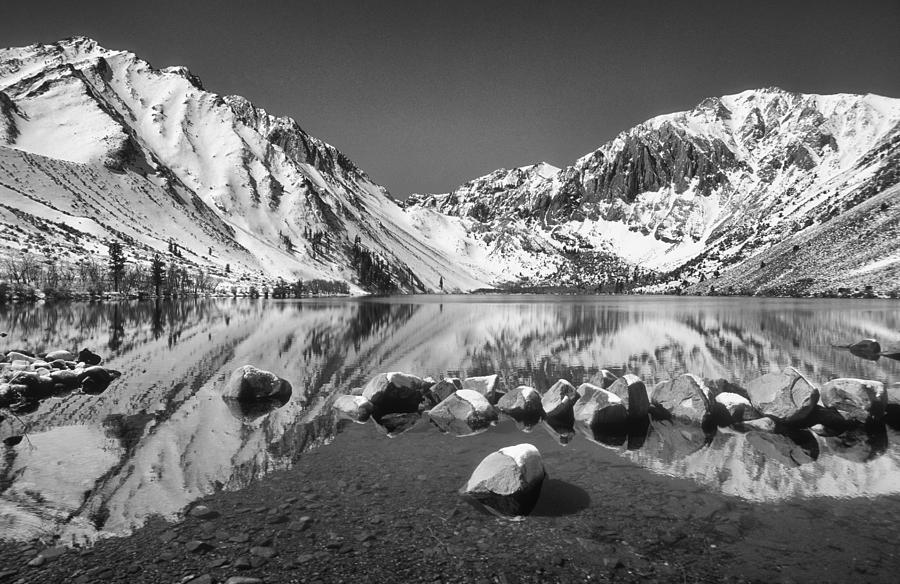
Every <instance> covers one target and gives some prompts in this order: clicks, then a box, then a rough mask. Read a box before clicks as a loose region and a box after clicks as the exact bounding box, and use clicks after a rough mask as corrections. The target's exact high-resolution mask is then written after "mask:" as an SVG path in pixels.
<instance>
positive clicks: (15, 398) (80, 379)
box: [0, 349, 121, 414]
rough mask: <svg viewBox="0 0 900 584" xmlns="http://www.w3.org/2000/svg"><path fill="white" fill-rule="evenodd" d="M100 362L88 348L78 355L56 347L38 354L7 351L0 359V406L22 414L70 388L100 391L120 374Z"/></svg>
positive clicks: (67, 391)
mask: <svg viewBox="0 0 900 584" xmlns="http://www.w3.org/2000/svg"><path fill="white" fill-rule="evenodd" d="M102 361H103V359H102V357H100V356H99V355H97V354H96V353H94V352H92V351H90V350H88V349H82V350H81V351H80V352H78V353H77V354H75V353H72V352H70V351H67V350H63V349H59V350H53V351H49V352H47V353H43V354H40V355H35V354H33V353H30V352H28V351H23V350H16V351H8V352H7V353H6V354H5V355H4V356H3V359H2V361H0V408H7V409H9V410H10V411H12V412H14V413H17V414H23V413H29V412H32V411H34V410H35V409H37V407H38V405H40V403H41V402H42V401H43V400H45V399H47V398H50V397H54V396H62V395H66V394H68V393H71V392H73V391H81V392H83V393H87V394H91V395H96V394H100V393H103V392H104V391H106V389H107V388H108V387H109V385H110V384H111V383H112V382H113V381H115V380H116V379H117V378H118V377H119V376H120V375H121V373H119V372H118V371H115V370H113V369H108V368H106V367H103V366H101V365H100V363H101V362H102Z"/></svg>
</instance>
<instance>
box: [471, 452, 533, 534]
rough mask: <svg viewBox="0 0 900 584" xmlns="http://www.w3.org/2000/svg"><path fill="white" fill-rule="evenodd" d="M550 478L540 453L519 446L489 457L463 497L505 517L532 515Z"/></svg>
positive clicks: (474, 474)
mask: <svg viewBox="0 0 900 584" xmlns="http://www.w3.org/2000/svg"><path fill="white" fill-rule="evenodd" d="M546 476H547V473H546V471H545V470H544V461H543V459H542V458H541V453H540V452H538V449H537V448H535V447H534V446H532V445H531V444H517V445H515V446H507V447H506V448H501V449H500V450H498V451H497V452H493V453H491V454H489V455H488V456H487V457H485V458H484V460H482V461H481V463H480V464H479V465H478V466H477V467H476V468H475V471H474V472H473V473H472V476H471V477H470V478H469V480H468V481H467V482H466V484H465V486H464V487H463V488H462V490H461V493H462V494H463V495H465V496H468V497H470V498H472V499H474V500H476V501H478V502H479V503H481V504H482V505H485V506H486V507H488V508H489V509H491V510H493V511H495V512H497V513H500V514H502V515H512V516H516V515H528V514H529V513H530V512H531V510H532V509H534V506H535V504H536V503H537V500H538V497H539V496H540V493H541V485H542V484H543V482H544V478H545V477H546Z"/></svg>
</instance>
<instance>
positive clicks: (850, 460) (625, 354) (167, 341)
mask: <svg viewBox="0 0 900 584" xmlns="http://www.w3.org/2000/svg"><path fill="white" fill-rule="evenodd" d="M0 330H4V331H8V332H9V337H7V338H6V339H5V340H6V346H7V347H9V348H19V349H24V350H30V351H34V352H39V351H42V350H48V349H55V348H67V349H80V348H82V347H88V348H94V349H95V350H97V349H100V348H102V347H105V348H106V354H105V355H104V357H105V358H106V360H107V362H108V364H109V365H110V366H111V367H113V368H116V369H120V370H122V371H123V376H122V378H121V379H120V380H118V381H117V382H116V384H115V385H113V386H112V387H111V388H110V390H109V391H108V393H107V394H105V395H103V396H85V395H71V396H68V397H66V398H64V399H59V400H50V401H48V402H45V404H43V405H42V406H41V408H40V409H39V410H38V411H37V412H35V413H33V414H31V415H30V416H28V420H27V421H28V422H29V424H30V433H31V436H32V438H33V439H34V442H35V444H36V445H37V450H30V449H24V448H21V447H18V448H16V449H15V450H13V451H11V452H10V454H9V456H7V458H6V459H5V460H4V461H3V462H2V463H0V475H2V476H5V477H13V478H11V479H10V480H8V481H6V482H4V483H3V485H2V486H0V490H2V494H0V496H2V499H3V500H4V502H5V503H6V504H8V505H9V506H10V508H12V509H15V513H14V514H13V515H12V516H13V517H14V518H13V519H12V520H11V523H10V529H11V530H12V531H15V532H17V533H19V534H20V535H21V536H22V537H27V536H29V534H31V533H33V532H34V531H35V530H47V531H60V532H65V533H69V534H70V535H71V536H73V537H85V538H88V539H90V538H93V537H96V536H97V535H98V534H99V533H100V532H103V531H105V532H111V533H118V532H124V531H127V530H128V529H130V528H131V527H133V526H134V525H137V524H139V523H140V522H141V521H143V518H144V517H146V515H147V514H149V513H160V514H163V515H171V514H173V513H175V512H177V511H178V510H179V509H180V508H181V507H182V506H184V505H186V504H188V503H189V502H190V501H191V500H193V499H195V498H196V497H199V496H201V495H202V494H205V493H208V492H212V491H214V490H215V489H218V488H240V487H242V486H244V485H246V484H247V483H248V482H250V481H252V480H256V479H257V478H259V477H261V476H264V475H265V474H267V473H268V472H271V471H272V470H273V469H277V468H284V467H287V466H290V464H291V463H292V461H294V460H296V458H297V456H299V455H300V454H301V453H302V452H304V451H306V450H308V449H309V448H315V447H317V446H319V445H322V444H324V443H326V442H328V441H330V440H332V439H333V438H334V435H335V433H336V431H337V422H336V420H335V419H334V417H333V415H332V413H331V408H330V404H331V401H332V400H333V399H334V397H335V396H336V395H337V394H340V393H344V392H347V391H349V390H351V389H352V388H353V387H357V386H361V385H363V384H364V383H365V382H366V381H367V380H368V379H370V378H371V377H372V376H374V375H375V374H377V373H381V372H386V371H407V372H411V373H415V374H418V375H420V376H426V375H431V376H433V377H435V378H436V379H437V378H440V377H442V376H445V375H457V376H461V377H466V376H474V375H486V374H493V373H497V374H498V375H499V376H500V379H501V385H502V386H503V387H505V388H513V387H516V386H518V385H531V386H534V387H536V388H537V389H539V390H541V391H543V390H546V389H547V388H548V387H549V386H550V385H552V384H553V383H554V382H555V381H557V380H558V379H560V378H566V379H568V380H569V381H570V382H572V383H574V384H575V385H578V384H580V383H582V382H585V381H592V380H593V379H594V378H595V376H597V375H598V374H599V371H600V370H601V369H608V370H612V371H613V372H615V373H617V374H621V373H623V372H625V371H628V372H631V373H634V374H636V375H638V376H639V377H641V378H642V380H643V381H644V382H645V383H646V384H647V385H648V386H652V385H653V384H655V383H656V382H657V381H659V380H662V379H667V378H670V377H673V376H675V375H678V374H680V373H684V372H691V373H694V374H696V375H698V376H700V377H706V378H716V379H717V378H724V379H726V380H728V381H730V382H733V383H737V384H741V383H743V382H746V381H747V380H749V379H752V378H755V377H757V376H759V375H762V374H763V373H767V372H769V371H771V370H776V369H780V368H782V367H784V366H786V365H793V366H795V367H797V368H798V369H800V370H801V371H802V372H804V373H805V374H806V375H808V376H809V377H810V378H811V379H813V380H816V381H818V382H819V383H822V382H824V381H826V380H828V379H830V378H833V377H838V376H840V377H860V378H867V379H877V380H880V381H884V382H888V383H890V382H893V381H897V380H900V363H898V362H897V361H895V360H891V359H880V360H877V361H870V360H865V359H860V358H858V357H855V356H854V355H852V354H851V353H849V352H848V351H838V350H834V349H833V348H832V346H831V345H832V344H835V343H836V342H840V341H844V340H846V339H857V338H860V339H861V338H867V337H881V340H882V341H883V343H884V344H885V346H900V314H898V313H897V312H896V311H894V310H891V307H890V305H885V304H883V303H878V302H866V301H851V302H847V301H844V302H831V301H819V302H814V301H794V300H785V301H777V300H774V301H767V300H755V299H654V298H623V297H618V298H604V297H600V298H571V297H563V298H558V297H522V296H515V297H481V298H479V297H464V298H454V297H450V296H441V297H439V299H435V298H433V297H423V298H374V299H335V300H308V301H300V302H296V301H275V300H258V301H249V300H240V299H215V300H203V299H184V300H177V301H165V300H155V301H145V302H121V303H47V304H43V305H0ZM891 335H893V336H892V337H891ZM886 337H890V338H886ZM101 352H102V351H101ZM244 364H253V365H255V366H257V367H260V368H262V369H266V370H269V371H273V372H275V373H276V374H278V375H280V376H282V377H284V378H286V379H288V381H290V382H291V384H292V386H293V387H294V395H293V397H292V399H291V400H290V401H289V402H288V403H287V404H286V405H285V406H284V407H281V408H276V409H274V410H271V411H268V410H266V411H251V412H245V411H242V410H237V411H235V410H234V408H229V406H228V404H226V403H224V402H223V401H222V400H221V398H220V397H219V392H220V389H221V385H222V383H223V382H224V380H225V379H226V378H227V376H228V375H229V374H230V372H231V371H232V370H233V369H234V368H236V367H238V366H241V365H244ZM891 413H892V415H893V414H894V413H895V412H893V410H891ZM896 417H900V416H896ZM7 423H9V422H8V421H6V422H3V424H7ZM525 429H530V426H525ZM545 429H546V430H547V432H548V433H549V435H551V436H552V437H553V438H552V439H553V444H557V441H560V442H568V441H570V440H585V439H587V440H590V441H592V442H594V443H595V444H596V447H597V448H612V449H614V450H616V452H619V453H620V454H621V455H622V456H623V457H626V458H628V459H630V460H633V461H634V462H636V463H638V464H641V465H643V466H646V467H648V468H650V469H652V470H654V471H657V472H662V473H666V474H673V475H678V476H684V477H690V478H693V479H694V480H696V481H697V482H699V483H701V484H704V485H707V486H709V487H711V488H715V489H718V490H721V491H724V492H729V493H735V494H740V495H741V496H746V497H748V498H755V499H773V498H775V499H777V498H781V497H784V496H788V495H790V496H816V495H821V494H831V495H835V496H847V495H849V494H867V493H877V492H882V491H884V489H886V488H888V487H889V486H890V485H891V484H894V485H898V486H897V487H895V488H900V480H894V481H888V480H885V477H900V475H898V468H900V453H898V446H897V440H896V436H895V433H894V431H893V430H891V429H884V428H882V429H881V430H880V431H875V432H862V433H861V434H859V435H847V436H842V437H840V438H834V439H832V438H828V439H823V438H820V437H816V436H813V435H812V434H810V433H809V432H806V431H805V432H803V433H802V434H798V435H796V436H794V435H790V434H773V435H770V436H767V437H765V438H760V437H758V436H755V435H753V434H739V433H729V432H725V431H722V432H719V433H718V434H715V436H712V437H711V436H709V435H708V434H707V433H704V432H703V431H702V429H699V428H693V427H682V426H679V425H677V424H654V425H653V426H652V427H647V428H642V429H640V431H637V430H636V431H634V432H630V433H628V434H627V435H623V436H608V435H603V434H594V433H592V432H579V435H578V436H576V435H575V434H573V433H572V432H571V431H570V430H569V429H568V428H554V427H545ZM0 430H2V428H0ZM489 432H490V431H488V433H489ZM482 436H483V435H482ZM397 439H402V438H397ZM479 439H480V438H479V437H478V436H474V437H471V438H466V439H464V440H463V441H465V440H479ZM529 439H530V438H529ZM72 440H78V441H79V448H80V451H81V452H80V454H83V455H84V456H86V457H88V459H89V460H91V461H93V462H91V464H82V465H63V466H65V468H67V469H68V470H67V472H69V473H71V476H66V477H54V476H53V475H52V474H47V473H45V472H43V471H42V470H41V468H39V466H38V465H43V467H42V468H50V467H52V465H53V464H54V460H56V459H57V458H58V459H59V462H60V464H62V463H63V462H64V457H66V456H70V455H71V453H70V450H69V449H68V446H69V445H70V444H71V441H72ZM557 446H558V444H557ZM559 447H560V448H562V447H561V446H559ZM48 465H49V466H48ZM84 484H93V485H95V487H94V489H93V490H92V492H91V494H90V495H89V496H88V498H87V499H86V500H82V493H75V492H74V490H77V489H79V488H81V487H79V486H78V485H84ZM66 485H71V486H70V487H67V486H66ZM66 489H72V492H68V491H66ZM879 489H880V490H879ZM34 509H40V512H34ZM98 510H103V513H102V514H100V515H97V512H98ZM101 515H102V518H103V519H102V521H95V522H92V523H90V524H89V525H87V524H85V523H84V522H82V521H81V519H83V518H86V517H93V518H94V519H96V518H97V517H100V516H101ZM53 516H59V517H69V518H70V519H66V520H64V523H65V524H64V525H56V523H55V522H56V521H57V520H56V519H53V518H52V517H53Z"/></svg>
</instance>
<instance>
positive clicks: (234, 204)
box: [0, 37, 900, 293]
mask: <svg viewBox="0 0 900 584" xmlns="http://www.w3.org/2000/svg"><path fill="white" fill-rule="evenodd" d="M898 183H900V100H898V99H891V98H885V97H879V96H875V95H865V96H862V95H847V94H840V95H831V96H820V95H804V94H797V93H790V92H786V91H782V90H780V89H774V88H773V89H763V90H755V91H746V92H743V93H740V94H737V95H730V96H725V97H722V98H709V99H706V100H704V101H703V102H702V103H700V104H699V105H698V106H697V107H695V108H694V109H692V110H690V111H687V112H681V113H675V114H669V115H664V116H659V117H657V118H653V119H651V120H649V121H648V122H645V123H643V124H640V125H638V126H636V127H634V128H632V129H630V130H627V131H625V132H623V133H621V134H620V135H619V136H617V137H616V138H615V139H614V140H612V141H611V142H609V143H607V144H605V145H603V146H601V147H600V148H599V149H597V150H596V151H594V152H592V153H590V154H588V155H586V156H584V157H582V158H581V159H579V160H577V161H576V162H575V163H574V164H572V165H571V166H567V167H565V168H556V167H553V166H551V165H549V164H546V163H541V164H536V165H532V166H524V167H521V168H516V169H512V170H508V169H501V170H497V171H495V172H493V173H491V174H489V175H487V176H484V177H481V178H478V179H475V180H473V181H470V182H468V183H466V184H465V185H462V186H461V187H459V188H457V189H456V190H455V191H453V192H451V193H446V194H438V195H413V196H411V197H410V198H409V200H408V201H407V202H406V203H398V202H397V201H396V200H394V199H393V198H392V197H391V196H390V195H389V194H388V192H387V191H386V190H385V189H384V188H383V187H381V186H378V185H376V184H374V183H373V182H372V181H371V180H370V179H369V178H368V176H367V175H366V174H365V173H364V172H363V171H362V170H360V169H359V168H358V167H357V166H356V165H355V164H354V163H353V162H351V161H350V160H349V159H348V158H347V157H346V156H344V155H343V154H342V153H341V152H340V151H338V150H337V149H336V148H334V147H333V146H331V145H329V144H326V143H324V142H322V141H321V140H318V139H316V138H314V137H312V136H310V135H308V134H307V133H306V132H304V131H303V130H302V129H301V128H300V126H299V125H298V124H297V123H296V122H295V121H294V120H293V119H291V118H286V117H275V116H272V115H270V114H268V113H267V112H266V111H265V110H263V109H260V108H258V107H255V106H254V105H253V104H251V103H250V102H249V101H247V100H246V99H245V98H242V97H239V96H219V95H216V94H214V93H211V92H209V91H206V90H204V89H203V86H202V85H201V83H200V81H199V79H198V78H197V77H196V76H194V75H193V74H191V72H189V71H188V70H187V69H185V68H183V67H168V68H164V69H155V68H153V67H152V66H151V65H150V64H148V63H147V62H145V61H142V60H141V59H139V58H138V57H137V56H135V55H134V54H132V53H129V52H126V51H116V50H109V49H105V48H103V47H101V46H99V45H98V44H97V43H96V42H94V41H93V40H90V39H87V38H83V37H76V38H71V39H66V40H63V41H60V42H58V43H53V44H49V45H32V46H29V47H24V48H12V49H0V255H5V254H10V253H13V254H15V253H19V252H20V250H23V249H24V250H28V251H32V252H36V253H38V254H39V255H43V256H46V257H49V258H56V259H61V260H63V261H65V260H69V261H75V260H77V259H79V258H81V257H84V256H85V254H86V253H87V254H97V253H99V254H105V253H106V242H107V241H109V240H112V239H117V240H120V241H123V242H124V243H125V244H126V250H127V252H128V256H129V258H135V259H138V260H147V259H149V258H150V257H151V256H152V255H153V254H154V253H156V252H159V253H161V254H163V255H165V254H166V253H167V252H166V250H168V249H169V246H170V242H172V243H174V244H176V245H177V247H178V248H180V250H182V260H181V261H183V262H185V263H187V264H192V265H195V266H198V267H200V268H201V269H205V270H208V271H210V272H211V273H213V274H217V275H220V276H225V275H226V274H225V268H226V266H228V267H229V268H230V270H229V271H230V278H231V279H237V278H238V277H241V276H253V277H258V276H266V277H269V278H275V277H283V278H286V279H295V278H303V279H310V278H324V279H329V280H344V281H347V282H348V283H350V284H351V286H352V288H353V289H354V290H356V291H360V290H362V289H363V288H365V287H366V286H367V284H368V283H367V282H364V281H362V279H361V278H360V270H359V269H358V265H359V249H360V248H362V249H363V250H367V251H368V252H369V253H370V254H371V257H374V258H379V260H378V264H379V265H380V266H381V268H379V269H380V270H382V271H384V272H386V274H382V275H383V276H385V277H387V278H388V279H389V280H391V281H392V282H393V283H394V284H395V285H396V286H397V287H398V288H399V289H400V290H403V291H424V290H436V289H438V287H439V286H440V284H441V283H443V285H444V288H445V289H446V290H463V291H465V290H472V289H476V288H480V287H485V286H497V285H503V284H510V283H521V284H528V285H547V284H554V285H563V286H566V285H577V286H588V287H595V286H597V285H599V284H604V283H605V284H609V283H610V282H611V281H615V280H623V281H624V280H626V279H628V280H630V281H631V282H632V283H633V282H634V281H635V279H636V278H637V279H638V280H639V281H641V282H644V283H646V282H649V281H655V282H659V281H660V280H662V281H666V282H668V283H669V285H670V286H676V287H678V288H682V289H685V288H686V289H689V290H692V291H712V290H713V289H714V290H716V291H721V292H727V291H729V290H733V291H736V292H739V291H745V292H768V293H779V292H780V293H784V292H787V293H811V292H822V291H827V290H832V291H834V290H837V289H838V288H842V287H843V288H856V287H862V286H866V285H872V286H873V287H874V288H875V290H876V291H885V292H886V291H891V290H893V289H894V288H897V287H898V285H897V284H896V283H895V282H897V276H898V275H900V244H898V243H897V242H898V241H900V239H898V237H897V235H898V234H900V206H898V198H900V191H898V188H900V187H897V186H896V185H898ZM354 258H355V259H354ZM660 275H663V276H662V277H660ZM651 289H652V288H651ZM655 289H657V290H659V289H665V287H664V286H660V285H657V286H656V288H655Z"/></svg>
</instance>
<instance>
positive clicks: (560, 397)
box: [541, 379, 578, 418]
mask: <svg viewBox="0 0 900 584" xmlns="http://www.w3.org/2000/svg"><path fill="white" fill-rule="evenodd" d="M577 399H578V392H577V391H576V389H575V387H574V386H573V385H572V384H571V383H569V382H568V381H566V380H565V379H560V380H559V381H557V382H556V383H554V384H553V385H552V386H551V387H550V389H548V390H547V391H546V392H545V393H544V395H543V396H542V397H541V407H542V408H543V409H544V414H545V415H546V416H547V417H548V418H567V417H571V416H572V408H573V406H574V405H575V401H576V400H577Z"/></svg>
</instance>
